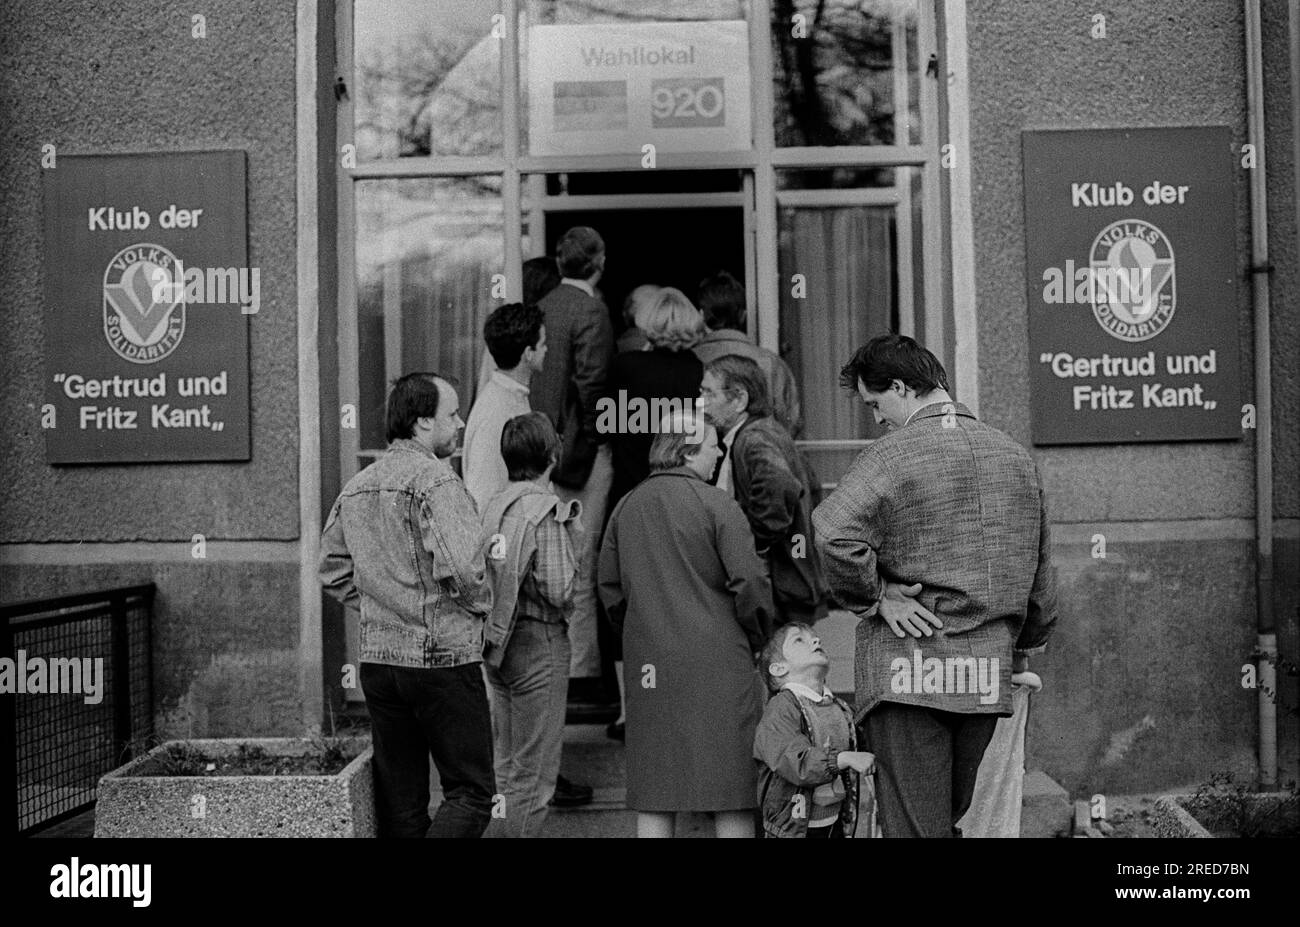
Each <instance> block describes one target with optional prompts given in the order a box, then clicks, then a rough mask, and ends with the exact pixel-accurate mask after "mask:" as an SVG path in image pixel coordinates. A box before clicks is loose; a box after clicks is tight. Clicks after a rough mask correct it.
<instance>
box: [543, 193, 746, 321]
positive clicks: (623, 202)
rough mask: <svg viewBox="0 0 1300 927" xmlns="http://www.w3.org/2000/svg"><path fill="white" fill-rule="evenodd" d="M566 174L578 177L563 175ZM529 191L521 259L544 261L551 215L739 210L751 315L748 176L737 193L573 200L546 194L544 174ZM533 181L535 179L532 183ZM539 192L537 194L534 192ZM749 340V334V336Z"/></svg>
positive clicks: (591, 196)
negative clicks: (677, 210) (540, 259)
mask: <svg viewBox="0 0 1300 927" xmlns="http://www.w3.org/2000/svg"><path fill="white" fill-rule="evenodd" d="M566 173H569V174H576V173H582V172H580V171H567V172H566ZM528 178H529V181H530V182H529V183H528V184H527V186H528V188H529V190H528V192H527V193H525V194H524V197H523V205H524V209H523V210H522V211H523V214H524V215H526V216H527V217H528V248H527V249H526V250H527V251H529V252H531V253H530V254H526V255H524V256H525V257H545V254H544V253H543V252H542V250H541V244H542V243H543V242H545V241H546V215H547V213H554V212H601V211H604V210H610V211H613V210H633V209H737V208H739V209H740V215H741V234H742V235H743V242H742V248H743V250H744V255H745V269H744V274H745V279H744V281H743V283H744V284H745V309H746V312H747V313H748V314H749V317H750V318H753V313H754V284H755V276H756V272H757V266H758V261H757V257H756V255H755V251H754V244H755V240H754V227H755V222H756V220H755V216H754V196H753V189H754V181H753V175H752V173H751V172H749V171H746V172H744V173H743V175H742V181H741V189H740V190H734V191H714V192H711V193H590V194H588V193H582V194H578V195H576V196H570V195H567V194H561V195H555V194H549V193H546V185H545V184H546V178H545V175H544V174H530V175H528ZM534 178H536V179H535V180H534ZM535 190H540V191H541V193H540V194H538V193H536V192H534V191H535ZM749 337H750V340H751V341H752V340H753V337H754V336H753V334H750V336H749Z"/></svg>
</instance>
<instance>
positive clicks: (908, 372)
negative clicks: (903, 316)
mask: <svg viewBox="0 0 1300 927" xmlns="http://www.w3.org/2000/svg"><path fill="white" fill-rule="evenodd" d="M859 380H861V381H862V385H863V386H865V387H866V388H867V392H870V393H883V392H884V391H885V390H887V389H889V384H890V383H892V382H894V381H895V380H902V381H903V385H904V386H909V387H911V388H912V389H914V390H916V392H917V395H920V396H924V395H925V394H926V393H929V392H931V391H933V390H936V389H942V390H947V389H948V374H947V373H945V372H944V369H943V364H941V363H939V358H937V357H935V356H934V355H933V354H931V353H930V352H929V351H927V350H926V349H925V348H923V347H921V346H920V345H919V344H917V343H916V341H915V340H913V339H911V338H909V337H907V336H906V335H877V336H876V337H875V338H872V339H871V340H870V341H868V342H867V343H866V344H864V345H863V346H862V347H860V348H858V350H857V352H856V353H855V354H854V355H853V358H852V359H851V360H850V361H849V362H848V363H847V364H845V365H844V367H843V369H841V370H840V386H842V387H844V388H845V389H847V390H849V391H850V392H856V391H857V389H858V381H859Z"/></svg>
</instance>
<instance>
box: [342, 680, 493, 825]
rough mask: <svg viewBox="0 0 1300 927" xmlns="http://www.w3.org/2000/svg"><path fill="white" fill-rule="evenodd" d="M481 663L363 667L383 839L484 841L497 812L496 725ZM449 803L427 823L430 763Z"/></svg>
mask: <svg viewBox="0 0 1300 927" xmlns="http://www.w3.org/2000/svg"><path fill="white" fill-rule="evenodd" d="M479 666H480V664H478V663H467V664H464V665H463V666H452V667H447V668H445V669H417V668H414V667H406V666H388V665H387V664H383V663H362V664H361V691H362V692H364V693H365V696H366V709H367V710H368V711H369V712H370V726H371V738H372V741H373V744H374V756H375V759H374V771H375V810H376V812H377V814H378V821H377V824H378V830H379V836H381V837H481V836H483V831H484V830H485V829H486V828H487V825H488V821H489V819H490V816H491V814H492V795H493V793H494V792H495V791H496V783H495V781H494V780H493V775H492V719H491V716H490V714H489V711H488V703H487V694H486V691H485V690H484V687H483V672H482V670H481V669H479ZM430 756H432V757H433V762H434V764H435V765H436V766H437V767H438V778H439V779H440V780H441V782H442V792H443V802H442V804H441V805H440V806H439V807H438V811H437V813H436V814H435V815H434V818H433V822H432V824H431V823H430V821H429V757H430Z"/></svg>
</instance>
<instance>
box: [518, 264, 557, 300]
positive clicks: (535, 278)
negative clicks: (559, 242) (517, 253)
mask: <svg viewBox="0 0 1300 927" xmlns="http://www.w3.org/2000/svg"><path fill="white" fill-rule="evenodd" d="M559 285H560V270H559V268H557V267H556V266H555V260H554V258H548V257H535V258H529V259H528V260H526V261H524V303H525V304H526V305H529V306H534V305H536V304H537V303H539V302H541V299H542V297H543V296H545V295H546V294H547V293H549V292H551V290H553V289H555V288H556V287H557V286H559Z"/></svg>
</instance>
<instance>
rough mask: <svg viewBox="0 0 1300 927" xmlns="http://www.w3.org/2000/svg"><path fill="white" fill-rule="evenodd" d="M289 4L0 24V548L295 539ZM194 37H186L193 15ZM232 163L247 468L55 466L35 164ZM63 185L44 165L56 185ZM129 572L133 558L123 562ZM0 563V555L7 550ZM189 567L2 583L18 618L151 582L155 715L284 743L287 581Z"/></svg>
mask: <svg viewBox="0 0 1300 927" xmlns="http://www.w3.org/2000/svg"><path fill="white" fill-rule="evenodd" d="M295 12H296V11H295V5H294V4H293V3H286V2H276V3H258V4H250V3H244V2H239V0H205V2H204V3H202V4H199V5H196V6H193V7H189V6H177V5H176V4H174V3H169V2H163V0H132V2H130V3H121V2H111V3H110V2H98V0H61V2H58V3H50V2H44V0H10V2H6V3H4V4H0V243H2V250H0V314H2V315H3V318H4V319H5V324H4V325H3V326H0V421H3V422H4V438H3V441H2V442H0V544H2V543H11V544H13V543H40V542H82V541H86V542H90V541H99V542H110V543H111V542H133V541H163V542H174V543H175V544H176V545H177V547H178V548H179V549H180V550H182V551H188V549H189V546H190V538H191V537H192V535H194V534H202V535H204V536H205V537H206V538H207V540H208V541H215V540H233V541H252V540H293V539H296V538H297V537H298V534H299V526H298V499H297V470H298V466H297V464H298V456H297V455H298V451H297V442H298V430H297V421H298V412H297V333H296V328H297V320H296V312H295V307H296V304H297V303H296V300H297V294H296V283H295V266H296V238H295V228H296V218H295V208H296V204H295V157H296V154H295V136H296V128H295V69H294V55H295ZM194 13H202V14H203V15H204V16H205V17H206V29H207V37H206V38H203V39H195V38H191V15H192V14H194ZM47 143H48V144H53V145H55V146H56V148H57V153H58V155H59V156H63V155H67V154H86V153H122V152H168V151H186V150H208V149H242V150H244V151H246V152H247V162H248V189H247V191H243V190H232V191H230V195H231V196H241V197H243V196H246V197H247V203H248V244H249V249H248V250H249V260H250V264H251V266H253V267H257V268H260V271H261V286H262V304H261V309H260V311H259V312H258V314H256V315H255V316H251V317H250V327H249V341H250V351H249V356H250V366H251V372H250V377H251V397H252V398H251V405H252V459H251V461H249V462H247V463H211V464H155V465H118V466H78V467H51V466H49V465H47V464H46V463H45V462H44V442H43V438H42V433H41V428H40V419H39V409H40V405H41V403H42V402H43V401H44V400H43V396H44V389H43V383H44V380H43V377H44V376H45V372H44V362H45V353H46V350H45V349H46V345H45V344H44V337H45V335H44V331H43V326H42V324H41V317H42V312H43V310H44V306H43V304H42V300H43V280H44V273H45V270H44V263H43V258H44V254H45V247H46V243H45V242H44V240H43V235H44V231H43V222H42V195H43V194H42V177H41V172H42V167H41V163H40V155H41V148H42V146H43V145H45V144H47ZM55 169H56V170H57V167H56V168H55ZM122 551H123V554H122V556H123V558H124V559H128V560H129V559H130V558H131V556H132V555H131V548H123V549H122ZM0 555H3V550H2V549H0ZM259 556H261V555H260V554H258V553H257V552H256V551H255V549H253V548H250V549H249V559H250V561H253V562H231V561H229V560H226V561H224V562H222V561H213V560H201V559H200V560H189V559H188V555H187V554H184V553H183V554H181V555H180V556H179V557H176V556H171V557H167V558H163V560H162V561H156V562H128V563H124V564H114V565H93V566H91V565H76V562H75V560H76V556H75V552H74V553H73V554H72V555H71V559H73V560H74V563H73V564H69V565H66V566H55V565H49V566H34V565H24V564H22V563H9V564H8V565H6V566H3V567H0V599H2V600H5V601H14V600H19V599H25V598H33V597H38V596H49V595H59V594H64V593H71V592H80V591H86V590H92V589H96V588H104V587H108V586H115V585H124V584H128V583H137V582H148V581H153V582H155V583H157V584H158V587H159V593H158V600H157V605H156V612H155V623H154V632H153V633H154V651H153V653H154V674H155V693H156V697H155V711H156V716H157V718H158V721H159V724H160V726H161V729H162V730H163V731H164V732H169V733H177V734H190V733H192V734H195V735H198V736H203V735H213V736H220V735H226V734H254V733H264V734H273V733H296V732H297V730H298V723H299V721H298V719H299V717H300V714H301V712H300V706H299V704H298V700H299V687H298V662H299V661H298V653H297V645H298V615H299V603H298V568H297V564H296V563H294V562H287V563H286V562H283V558H284V554H283V551H281V552H280V553H279V554H277V555H276V557H278V558H279V559H280V560H281V562H264V561H259V560H258V557H259Z"/></svg>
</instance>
